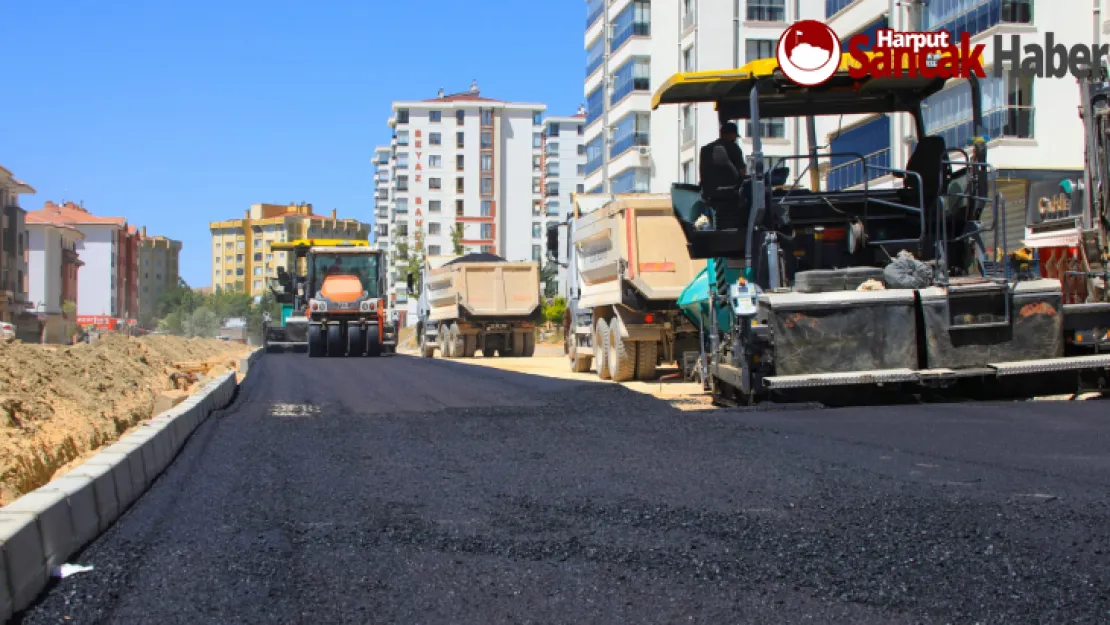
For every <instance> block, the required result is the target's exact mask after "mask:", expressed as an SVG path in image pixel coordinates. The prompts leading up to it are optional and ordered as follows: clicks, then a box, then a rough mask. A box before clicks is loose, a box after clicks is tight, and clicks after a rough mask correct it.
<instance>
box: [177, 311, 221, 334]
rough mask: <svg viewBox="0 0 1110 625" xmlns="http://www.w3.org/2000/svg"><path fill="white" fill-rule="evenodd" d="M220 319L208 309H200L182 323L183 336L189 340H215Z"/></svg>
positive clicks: (218, 330)
mask: <svg viewBox="0 0 1110 625" xmlns="http://www.w3.org/2000/svg"><path fill="white" fill-rule="evenodd" d="M220 324H221V321H220V318H219V317H217V316H216V313H214V312H212V311H211V310H209V309H208V308H205V307H203V306H202V307H200V308H198V309H196V310H194V311H193V314H191V315H189V317H188V318H187V319H185V320H184V322H183V324H182V325H183V329H184V330H185V336H187V337H189V338H204V339H210V338H216V335H218V334H219V333H220Z"/></svg>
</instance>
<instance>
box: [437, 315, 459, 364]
mask: <svg viewBox="0 0 1110 625" xmlns="http://www.w3.org/2000/svg"><path fill="white" fill-rule="evenodd" d="M436 335H437V338H438V339H439V355H440V357H441V358H454V357H455V354H454V352H453V351H452V348H453V347H454V345H453V344H452V343H451V327H450V326H447V325H444V324H442V323H441V324H439V330H438V331H437V332H436Z"/></svg>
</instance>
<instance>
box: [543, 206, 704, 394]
mask: <svg viewBox="0 0 1110 625" xmlns="http://www.w3.org/2000/svg"><path fill="white" fill-rule="evenodd" d="M560 230H565V231H566V236H565V237H562V238H563V239H564V240H565V241H566V242H567V247H568V249H567V250H566V252H567V261H566V263H565V266H566V267H567V285H568V290H569V293H568V298H567V313H566V315H565V316H564V321H563V325H564V327H563V330H564V333H565V336H566V341H565V345H564V351H565V352H566V354H567V357H568V359H569V361H570V367H571V370H572V371H575V372H579V373H584V372H587V371H589V370H590V367H591V365H593V367H594V369H595V370H596V372H597V375H598V377H599V378H601V379H604V380H609V379H611V380H614V381H618V382H623V381H627V380H632V379H638V380H650V379H654V378H655V377H656V369H657V367H658V365H659V364H661V363H669V362H674V363H676V364H677V365H679V366H680V367H684V368H685V369H689V365H688V361H689V358H686V357H685V356H686V355H694V356H697V354H698V345H699V338H698V329H697V327H696V326H694V325H693V324H692V323H691V322H690V321H689V320H688V319H687V318H686V317H684V316H683V315H682V314H681V311H680V310H679V308H678V306H677V299H678V297H679V295H680V294H681V293H682V290H683V288H685V286H686V285H687V283H689V282H690V280H691V279H692V278H693V277H694V276H695V275H697V273H698V272H699V271H700V270H701V269H702V268H704V266H705V261H704V260H691V259H690V254H689V252H688V251H687V250H686V246H685V244H684V239H683V237H682V230H681V228H680V227H679V224H678V223H677V222H676V221H675V219H674V215H673V213H672V209H671V199H670V197H669V196H668V195H666V194H643V193H630V194H617V195H608V194H576V195H575V196H574V212H573V213H572V214H571V215H570V217H569V219H568V220H567V221H566V222H564V223H555V224H551V225H550V226H548V232H547V255H548V258H549V259H551V260H552V261H553V262H559V256H560V254H559V249H558V246H559V240H560V237H559V232H560Z"/></svg>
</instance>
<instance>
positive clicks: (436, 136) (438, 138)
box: [428, 132, 443, 145]
mask: <svg viewBox="0 0 1110 625" xmlns="http://www.w3.org/2000/svg"><path fill="white" fill-rule="evenodd" d="M442 144H443V135H442V134H441V133H438V132H430V133H428V145H442Z"/></svg>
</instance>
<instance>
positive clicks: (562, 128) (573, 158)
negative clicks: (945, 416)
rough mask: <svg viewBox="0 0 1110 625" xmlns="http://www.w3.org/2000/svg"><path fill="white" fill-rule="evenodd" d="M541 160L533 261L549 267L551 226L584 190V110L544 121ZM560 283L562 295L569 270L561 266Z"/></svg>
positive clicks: (534, 216)
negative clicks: (540, 198)
mask: <svg viewBox="0 0 1110 625" xmlns="http://www.w3.org/2000/svg"><path fill="white" fill-rule="evenodd" d="M542 160H543V195H544V200H543V207H542V212H541V213H537V212H536V211H535V210H533V222H532V258H533V259H535V260H538V261H540V262H541V263H542V264H543V265H545V266H546V264H547V261H546V260H545V258H544V255H545V248H546V242H545V237H546V236H547V235H546V233H547V226H548V224H550V223H552V222H559V221H563V220H564V219H566V216H567V215H568V214H570V213H571V212H572V211H573V210H574V198H573V195H574V194H575V193H582V192H583V191H585V180H586V108H585V107H582V108H580V109H579V110H578V113H577V114H575V115H572V116H566V117H548V118H547V119H545V120H544V122H543V159H542ZM537 234H538V235H539V236H537ZM560 249H562V248H560ZM558 282H559V284H558V292H559V293H562V292H564V291H565V286H566V284H565V283H566V270H565V269H564V268H562V267H558Z"/></svg>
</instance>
